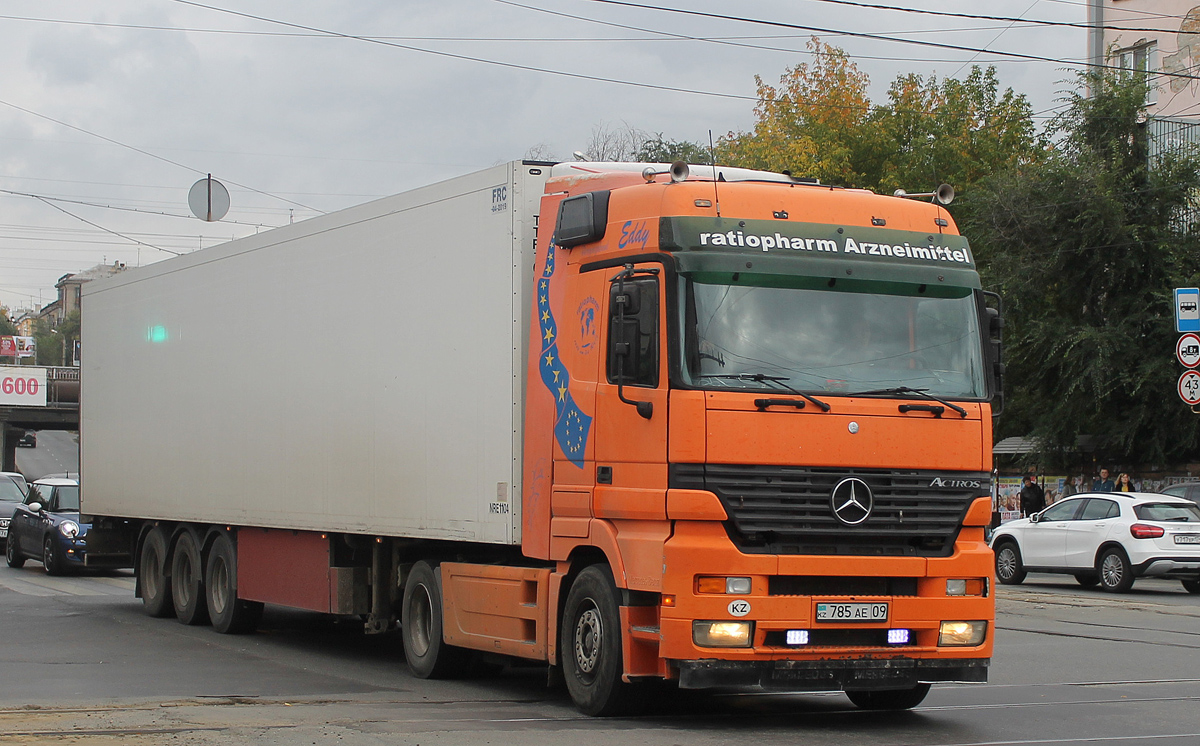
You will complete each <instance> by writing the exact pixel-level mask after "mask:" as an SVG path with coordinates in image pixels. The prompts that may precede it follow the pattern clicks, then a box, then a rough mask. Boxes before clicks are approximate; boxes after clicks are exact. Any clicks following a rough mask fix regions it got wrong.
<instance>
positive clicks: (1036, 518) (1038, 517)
mask: <svg viewBox="0 0 1200 746" xmlns="http://www.w3.org/2000/svg"><path fill="white" fill-rule="evenodd" d="M1040 520H1042V514H1041V513H1034V514H1033V515H1031V516H1029V522H1030V523H1037V522H1038V521H1040Z"/></svg>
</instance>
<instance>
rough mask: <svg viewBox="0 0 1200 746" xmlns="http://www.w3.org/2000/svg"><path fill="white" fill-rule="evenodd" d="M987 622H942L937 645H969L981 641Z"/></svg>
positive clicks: (977, 643)
mask: <svg viewBox="0 0 1200 746" xmlns="http://www.w3.org/2000/svg"><path fill="white" fill-rule="evenodd" d="M986 634H987V622H942V629H941V633H940V634H939V635H938V647H970V646H973V645H980V644H982V643H983V638H984V635H986Z"/></svg>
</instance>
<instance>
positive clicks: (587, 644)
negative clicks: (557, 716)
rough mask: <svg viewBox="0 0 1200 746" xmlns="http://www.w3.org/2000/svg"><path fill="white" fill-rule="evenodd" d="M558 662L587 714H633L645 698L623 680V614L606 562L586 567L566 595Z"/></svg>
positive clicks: (610, 571) (575, 696)
mask: <svg viewBox="0 0 1200 746" xmlns="http://www.w3.org/2000/svg"><path fill="white" fill-rule="evenodd" d="M560 629H561V630H562V641H561V643H560V644H559V660H561V661H562V668H563V678H564V679H566V682H567V690H568V691H569V692H570V693H571V699H572V700H574V701H575V705H576V706H577V707H578V708H579V710H580V711H581V712H583V713H584V714H586V715H623V714H629V713H630V712H632V711H633V710H634V708H635V706H637V705H639V704H644V703H645V698H641V697H639V696H638V694H639V693H640V687H638V686H637V685H635V684H626V683H624V682H623V681H621V674H622V673H623V672H624V662H623V659H622V654H621V613H620V609H619V608H618V603H617V586H616V583H615V582H614V581H613V575H612V570H610V569H609V568H608V566H607V565H592V566H591V567H588V568H585V569H584V570H583V572H581V573H579V576H578V577H577V578H575V582H574V583H572V584H571V590H570V591H569V592H568V593H567V602H566V605H565V607H564V608H563V619H562V626H561V627H560Z"/></svg>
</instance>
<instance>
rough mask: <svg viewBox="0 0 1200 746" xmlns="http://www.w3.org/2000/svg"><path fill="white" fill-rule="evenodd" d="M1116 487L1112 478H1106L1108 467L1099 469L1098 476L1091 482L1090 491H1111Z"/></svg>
mask: <svg viewBox="0 0 1200 746" xmlns="http://www.w3.org/2000/svg"><path fill="white" fill-rule="evenodd" d="M1116 488H1117V485H1115V484H1113V480H1111V479H1109V478H1108V469H1101V470H1100V478H1099V479H1097V480H1096V481H1094V482H1092V492H1112V491H1113V490H1115V489H1116Z"/></svg>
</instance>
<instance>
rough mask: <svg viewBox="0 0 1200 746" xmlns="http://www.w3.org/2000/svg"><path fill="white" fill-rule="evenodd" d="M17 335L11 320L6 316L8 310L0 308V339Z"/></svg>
mask: <svg viewBox="0 0 1200 746" xmlns="http://www.w3.org/2000/svg"><path fill="white" fill-rule="evenodd" d="M16 333H17V328H16V327H15V326H13V323H12V319H10V318H9V316H8V309H7V308H5V307H3V306H0V337H6V336H9V335H12V334H16Z"/></svg>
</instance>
